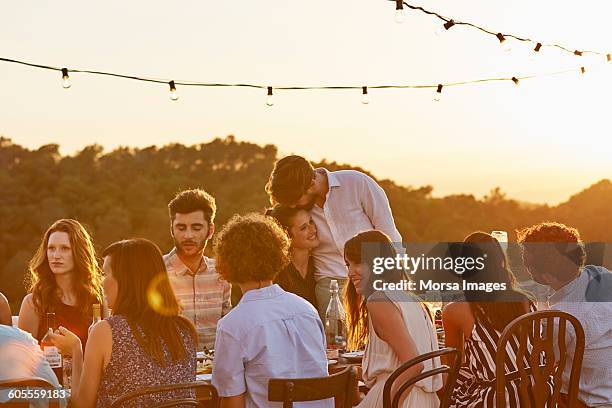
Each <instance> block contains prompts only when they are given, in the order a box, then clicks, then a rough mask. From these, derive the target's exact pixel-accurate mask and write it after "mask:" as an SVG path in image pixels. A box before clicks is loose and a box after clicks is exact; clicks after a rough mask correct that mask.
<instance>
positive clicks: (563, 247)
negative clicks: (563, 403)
mask: <svg viewBox="0 0 612 408" xmlns="http://www.w3.org/2000/svg"><path fill="white" fill-rule="evenodd" d="M518 238H519V243H521V244H522V246H523V262H524V263H525V267H526V268H527V270H528V271H529V273H530V274H531V275H532V276H533V279H534V280H535V281H536V282H538V283H540V284H542V285H546V286H548V287H550V288H551V289H553V290H554V294H553V295H552V296H550V297H549V298H548V304H549V306H550V308H551V309H555V310H561V311H563V312H567V313H569V314H571V315H573V316H575V317H576V318H577V319H578V320H579V321H580V323H581V324H582V327H583V329H584V336H585V349H584V357H583V359H582V369H581V371H580V389H579V391H578V399H579V400H580V401H581V404H583V405H582V406H589V407H612V320H611V319H610V316H612V273H610V271H608V270H607V269H605V268H603V267H601V266H592V265H587V266H584V260H585V251H584V245H583V243H582V241H581V239H580V234H579V233H578V230H576V229H575V228H571V227H568V226H566V225H563V224H560V223H556V222H544V223H541V224H537V225H533V226H531V227H529V228H526V229H524V230H522V231H519V234H518ZM567 335H568V336H569V340H568V342H567V343H568V346H567V361H568V363H567V364H566V366H565V370H564V372H563V376H562V379H563V388H562V391H561V392H562V393H567V385H568V383H569V378H570V371H571V361H572V359H573V352H574V346H573V344H575V341H574V340H573V330H571V327H570V326H569V325H568V331H567ZM562 398H563V399H566V397H565V396H564V395H562Z"/></svg>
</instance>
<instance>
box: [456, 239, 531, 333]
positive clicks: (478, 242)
mask: <svg viewBox="0 0 612 408" xmlns="http://www.w3.org/2000/svg"><path fill="white" fill-rule="evenodd" d="M463 242H464V243H466V245H464V246H463V248H462V253H461V255H460V256H462V257H465V256H468V257H471V258H476V257H484V258H485V259H486V262H485V263H484V264H485V267H484V269H483V270H481V271H476V270H472V271H469V272H466V273H464V274H463V275H462V278H463V279H464V280H465V281H466V282H470V283H503V284H506V290H504V291H493V292H485V291H464V293H465V298H466V300H467V302H468V303H469V305H470V310H471V311H472V314H473V315H474V318H475V319H477V320H479V321H483V320H487V321H489V322H490V323H491V325H492V326H493V327H494V328H495V329H496V330H498V331H500V332H501V331H503V330H504V328H505V327H506V326H507V325H508V324H509V323H510V322H511V321H512V320H514V319H515V318H517V317H519V316H522V315H524V314H525V313H528V312H529V309H528V308H526V306H525V303H526V302H533V299H532V298H531V296H529V295H528V294H527V293H526V292H524V291H522V290H520V289H519V288H518V284H517V281H516V277H515V276H514V274H513V273H512V271H511V270H510V268H509V267H508V259H507V257H506V255H505V253H504V251H503V249H502V247H501V245H500V244H499V242H498V241H497V239H495V238H494V237H492V236H491V235H489V234H487V233H486V232H480V231H478V232H474V233H472V234H470V235H468V236H467V237H466V238H465V240H464V241H463Z"/></svg>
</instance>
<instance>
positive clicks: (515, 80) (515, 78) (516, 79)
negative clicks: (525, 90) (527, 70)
mask: <svg viewBox="0 0 612 408" xmlns="http://www.w3.org/2000/svg"><path fill="white" fill-rule="evenodd" d="M512 82H514V85H516V86H519V84H520V83H521V82H520V81H519V79H518V78H517V77H512Z"/></svg>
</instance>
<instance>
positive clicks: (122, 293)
mask: <svg viewBox="0 0 612 408" xmlns="http://www.w3.org/2000/svg"><path fill="white" fill-rule="evenodd" d="M102 256H104V257H106V256H109V257H110V266H111V269H112V274H113V278H115V279H116V280H117V283H118V287H119V289H118V293H117V300H116V302H115V304H114V306H113V314H114V315H122V316H124V317H125V318H126V320H127V322H128V324H129V325H130V328H131V330H132V334H133V335H134V337H135V338H136V341H137V342H138V344H139V345H140V347H142V349H143V350H145V351H146V352H147V353H148V354H149V355H151V356H153V358H154V359H155V360H156V361H157V362H158V363H159V364H160V365H162V366H165V365H166V361H165V358H164V352H163V344H166V346H167V348H168V352H169V353H170V357H171V359H172V360H173V361H180V360H185V359H186V358H188V355H187V350H186V349H185V344H184V342H183V339H182V337H181V334H180V332H179V327H183V328H186V329H187V331H188V332H189V334H190V335H191V336H192V338H193V340H194V343H196V344H197V333H196V331H195V327H194V326H193V323H191V321H189V320H188V319H186V318H185V317H183V316H180V315H179V312H180V307H179V304H178V302H177V300H176V297H175V296H174V292H173V290H172V287H171V286H170V281H169V279H168V272H167V271H166V266H165V264H164V260H163V258H162V253H161V251H160V250H159V248H158V247H157V245H155V244H154V243H153V242H151V241H149V240H147V239H143V238H137V239H128V240H123V241H118V242H115V243H113V244H111V245H109V246H108V247H107V248H106V249H105V250H104V252H103V253H102Z"/></svg>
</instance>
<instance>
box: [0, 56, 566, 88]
mask: <svg viewBox="0 0 612 408" xmlns="http://www.w3.org/2000/svg"><path fill="white" fill-rule="evenodd" d="M0 62H7V63H14V64H19V65H25V66H28V67H32V68H38V69H45V70H52V71H59V72H62V70H63V69H65V68H60V67H55V66H51V65H44V64H36V63H32V62H27V61H20V60H15V59H10V58H3V57H0ZM577 69H578V68H571V69H565V70H560V71H554V72H547V73H542V74H533V75H523V76H512V77H491V78H481V79H475V80H467V81H456V82H447V83H442V84H438V83H436V84H417V85H409V84H406V85H401V84H399V85H398V84H395V85H393V84H390V85H370V86H367V88H368V89H428V88H438V86H439V85H442V86H444V87H453V86H462V85H469V84H479V83H486V82H502V81H513V82H515V79H518V80H523V79H534V78H541V77H547V76H555V75H560V74H566V73H569V72H576V71H577ZM67 72H70V73H83V74H91V75H102V76H110V77H116V78H123V79H131V80H136V81H143V82H150V83H158V84H164V85H167V84H168V83H169V82H170V81H172V80H169V79H161V78H153V77H141V76H136V75H127V74H118V73H113V72H104V71H95V70H85V69H67ZM172 82H173V84H175V85H181V86H199V87H239V88H255V89H268V88H270V86H269V85H260V84H253V83H207V82H198V81H172ZM272 88H273V89H274V90H281V91H282V90H284V91H297V90H355V89H359V90H361V89H363V88H364V86H363V85H331V86H325V85H320V86H274V87H272Z"/></svg>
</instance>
